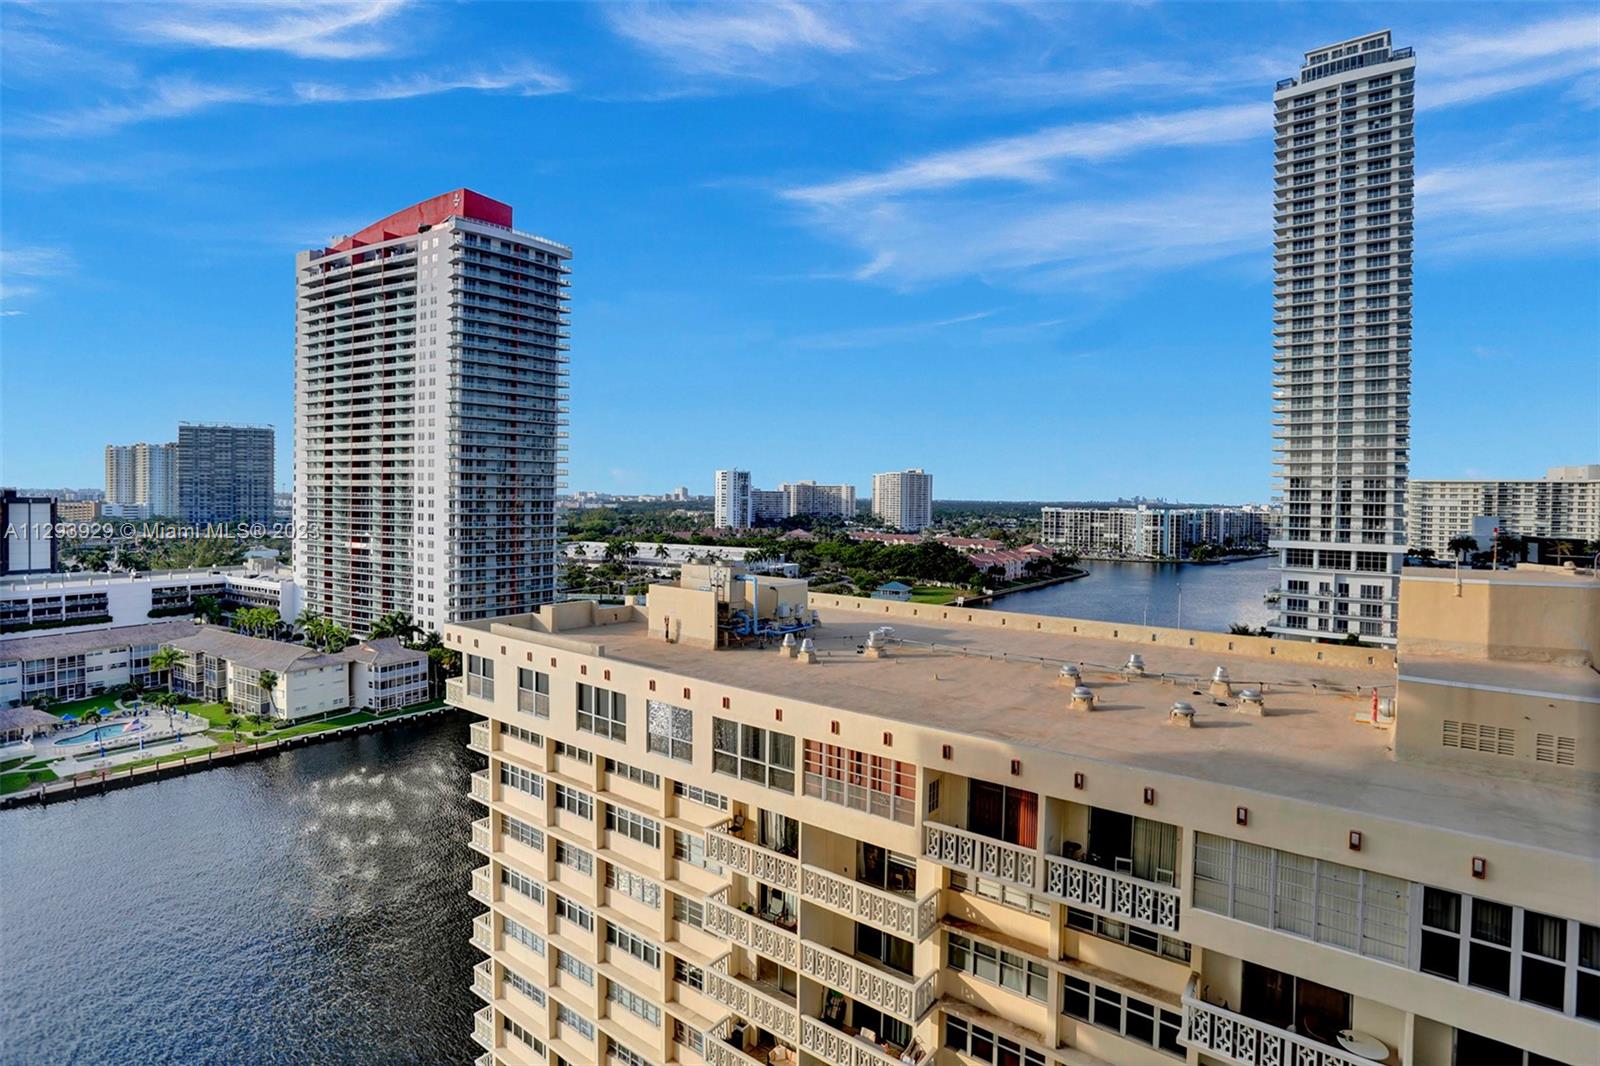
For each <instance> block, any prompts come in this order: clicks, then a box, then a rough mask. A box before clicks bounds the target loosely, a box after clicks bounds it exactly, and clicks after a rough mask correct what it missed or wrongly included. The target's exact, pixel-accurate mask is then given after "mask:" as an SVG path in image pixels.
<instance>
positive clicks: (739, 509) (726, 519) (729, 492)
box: [712, 470, 754, 529]
mask: <svg viewBox="0 0 1600 1066" xmlns="http://www.w3.org/2000/svg"><path fill="white" fill-rule="evenodd" d="M716 482H717V483H716V490H715V492H714V493H713V494H712V496H713V503H712V507H713V510H714V512H715V514H714V524H715V525H716V528H718V529H749V528H750V525H751V523H752V521H753V519H754V516H753V515H752V514H751V512H750V471H748V470H718V471H717V475H716Z"/></svg>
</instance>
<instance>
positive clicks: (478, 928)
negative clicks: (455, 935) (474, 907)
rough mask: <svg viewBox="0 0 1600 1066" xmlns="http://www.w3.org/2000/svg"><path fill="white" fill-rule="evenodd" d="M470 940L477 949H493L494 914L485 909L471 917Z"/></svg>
mask: <svg viewBox="0 0 1600 1066" xmlns="http://www.w3.org/2000/svg"><path fill="white" fill-rule="evenodd" d="M471 941H472V946H473V947H475V948H477V949H478V950H479V951H493V950H494V915H492V914H490V913H489V912H487V911H485V912H484V913H482V914H480V915H478V916H477V917H476V918H474V919H472V936H471Z"/></svg>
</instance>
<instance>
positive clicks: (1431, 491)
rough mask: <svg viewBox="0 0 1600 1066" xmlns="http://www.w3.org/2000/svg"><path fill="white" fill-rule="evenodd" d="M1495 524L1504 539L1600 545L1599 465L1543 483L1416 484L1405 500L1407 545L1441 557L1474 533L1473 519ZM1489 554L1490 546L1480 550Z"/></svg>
mask: <svg viewBox="0 0 1600 1066" xmlns="http://www.w3.org/2000/svg"><path fill="white" fill-rule="evenodd" d="M1491 517H1492V518H1496V519H1499V520H1500V521H1499V522H1498V523H1497V524H1498V526H1499V528H1500V531H1501V532H1502V533H1508V534H1510V535H1512V536H1517V537H1541V538H1548V539H1550V540H1567V541H1571V542H1572V543H1573V546H1574V547H1576V548H1579V549H1581V547H1582V545H1583V544H1584V543H1585V542H1588V541H1600V464H1591V465H1588V466H1553V467H1551V468H1550V469H1549V471H1548V472H1546V474H1545V476H1544V477H1542V478H1527V479H1524V480H1520V481H1494V480H1482V479H1463V480H1447V481H1412V482H1411V485H1410V488H1409V489H1408V490H1407V497H1406V544H1407V545H1408V546H1409V547H1410V548H1411V550H1412V551H1418V550H1422V549H1427V550H1429V551H1432V552H1433V553H1434V554H1436V555H1440V556H1443V555H1445V554H1447V553H1448V552H1449V550H1450V540H1451V538H1453V537H1457V536H1461V535H1470V534H1471V533H1472V531H1473V519H1477V518H1491ZM1480 546H1481V547H1482V548H1483V549H1484V550H1488V548H1489V544H1488V543H1487V541H1485V542H1483V543H1482V544H1481V545H1480Z"/></svg>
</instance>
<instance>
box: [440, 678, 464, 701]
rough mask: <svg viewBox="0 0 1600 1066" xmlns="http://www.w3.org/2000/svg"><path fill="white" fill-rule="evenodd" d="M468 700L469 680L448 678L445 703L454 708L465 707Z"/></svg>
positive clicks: (445, 685) (445, 688)
mask: <svg viewBox="0 0 1600 1066" xmlns="http://www.w3.org/2000/svg"><path fill="white" fill-rule="evenodd" d="M466 698H467V679H466V678H464V677H447V678H445V681H444V701H445V702H446V703H448V704H450V705H451V706H454V707H465V706H466Z"/></svg>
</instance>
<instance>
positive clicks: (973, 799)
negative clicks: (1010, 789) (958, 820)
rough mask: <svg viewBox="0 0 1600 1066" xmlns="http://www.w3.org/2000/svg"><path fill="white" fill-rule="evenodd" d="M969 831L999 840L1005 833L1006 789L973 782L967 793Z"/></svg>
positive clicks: (987, 783)
mask: <svg viewBox="0 0 1600 1066" xmlns="http://www.w3.org/2000/svg"><path fill="white" fill-rule="evenodd" d="M967 830H968V831H969V832H972V833H981V834H982V835H983V836H986V837H994V838H995V839H997V840H998V839H999V838H1000V837H1001V836H1002V834H1004V832H1005V789H1003V788H1001V787H1000V786H999V785H992V784H990V783H989V782H987V781H973V782H971V783H970V784H969V786H968V792H967Z"/></svg>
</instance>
